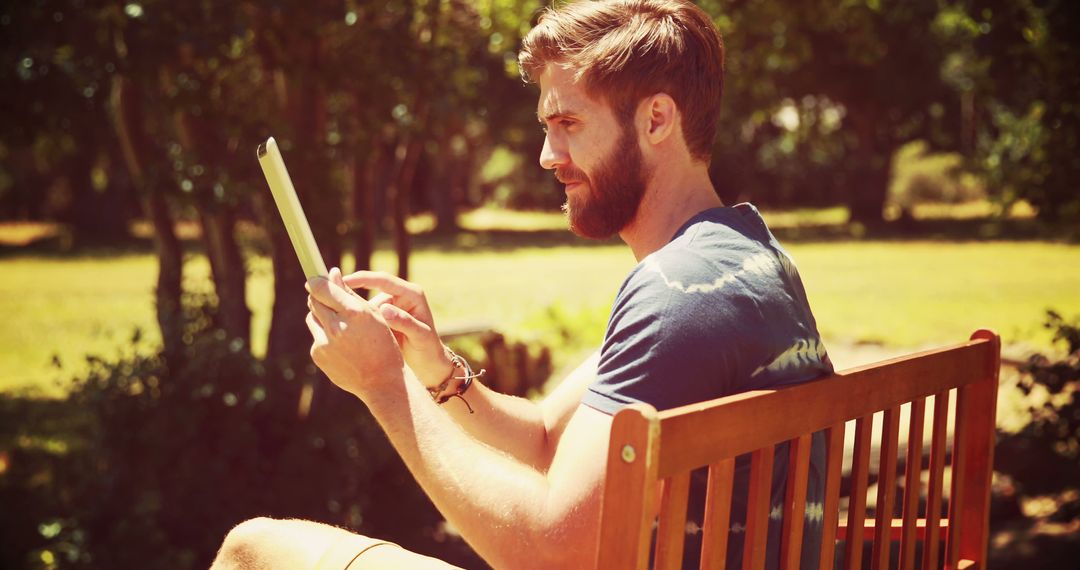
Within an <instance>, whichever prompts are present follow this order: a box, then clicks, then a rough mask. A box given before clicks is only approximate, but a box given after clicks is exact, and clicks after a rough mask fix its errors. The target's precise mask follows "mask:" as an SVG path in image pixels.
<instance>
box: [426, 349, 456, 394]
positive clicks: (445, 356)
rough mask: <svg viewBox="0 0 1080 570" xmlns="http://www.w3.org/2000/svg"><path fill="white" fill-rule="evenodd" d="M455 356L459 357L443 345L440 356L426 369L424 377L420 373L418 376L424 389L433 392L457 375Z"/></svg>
mask: <svg viewBox="0 0 1080 570" xmlns="http://www.w3.org/2000/svg"><path fill="white" fill-rule="evenodd" d="M455 356H457V355H456V354H454V351H452V350H450V349H449V348H448V347H447V346H446V345H442V350H440V351H439V353H438V356H437V357H435V358H434V359H432V361H431V362H430V363H429V364H428V365H427V366H425V367H424V374H423V375H422V376H421V375H420V374H419V373H418V374H417V378H418V379H419V380H420V383H421V384H423V386H424V388H426V389H428V390H431V389H433V388H435V387H437V386H439V385H440V384H442V383H443V382H445V381H446V379H447V378H452V377H453V376H455V375H456V372H457V366H456V365H455V364H454V357H455Z"/></svg>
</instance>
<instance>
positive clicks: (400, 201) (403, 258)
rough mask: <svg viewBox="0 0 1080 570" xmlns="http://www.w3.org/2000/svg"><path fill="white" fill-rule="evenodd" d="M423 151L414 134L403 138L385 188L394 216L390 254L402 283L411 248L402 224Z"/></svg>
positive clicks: (407, 275)
mask: <svg viewBox="0 0 1080 570" xmlns="http://www.w3.org/2000/svg"><path fill="white" fill-rule="evenodd" d="M423 150H424V148H423V145H422V144H421V141H420V136H419V135H417V134H413V135H406V139H405V140H402V141H401V142H399V143H398V146H397V149H396V150H395V153H394V154H395V155H396V156H397V167H396V169H395V175H394V178H393V180H392V182H391V183H390V187H389V188H387V191H388V192H387V193H388V194H389V195H390V204H391V208H392V211H393V214H394V252H395V253H397V258H398V271H397V274H398V277H401V278H402V279H408V278H409V254H410V251H411V247H412V244H411V243H410V240H409V230H408V228H407V227H406V226H405V222H406V221H407V220H408V218H409V198H410V190H411V189H412V187H413V180H415V178H416V166H417V164H418V163H419V162H420V153H421V152H423Z"/></svg>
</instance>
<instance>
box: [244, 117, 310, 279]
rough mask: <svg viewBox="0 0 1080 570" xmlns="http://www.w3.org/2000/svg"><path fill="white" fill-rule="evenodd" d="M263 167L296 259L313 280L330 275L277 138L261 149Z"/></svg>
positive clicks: (267, 141)
mask: <svg viewBox="0 0 1080 570" xmlns="http://www.w3.org/2000/svg"><path fill="white" fill-rule="evenodd" d="M257 153H258V155H259V166H261V167H262V171H263V175H265V176H266V182H267V183H269V184H270V192H271V193H272V194H273V195H274V203H275V204H277V209H278V212H280V213H281V220H282V221H283V222H285V230H286V231H287V232H288V233H289V240H290V241H291V242H292V245H293V249H295V250H296V257H299V258H300V266H301V267H303V268H304V275H305V276H306V277H307V278H308V279H310V278H312V277H318V276H323V277H325V276H326V274H327V271H326V263H325V262H323V258H322V254H321V253H319V246H318V245H317V244H316V243H315V236H313V235H312V234H311V226H309V225H308V221H307V218H306V217H304V209H303V208H301V207H300V199H299V198H297V197H296V189H295V188H293V183H292V179H291V178H289V171H288V170H285V161H284V160H283V159H282V158H281V151H280V150H278V145H277V141H275V140H274V137H270V138H268V139H266V142H264V143H262V144H261V145H259V148H258V151H257Z"/></svg>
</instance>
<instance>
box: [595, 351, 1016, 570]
mask: <svg viewBox="0 0 1080 570" xmlns="http://www.w3.org/2000/svg"><path fill="white" fill-rule="evenodd" d="M999 367H1000V340H999V339H998V337H997V336H996V335H995V334H994V333H992V332H990V331H986V330H980V331H977V332H976V333H975V334H973V335H972V337H971V340H970V341H969V342H966V343H963V344H959V345H955V346H950V347H946V348H942V349H938V350H931V351H927V352H922V353H919V354H914V355H911V356H906V357H902V358H896V359H892V360H888V361H885V362H881V363H878V364H873V365H869V366H864V367H859V368H855V369H851V370H847V371H843V372H839V373H836V374H834V375H832V376H829V377H826V378H822V379H819V380H815V381H813V382H808V383H805V384H800V385H796V386H791V387H785V388H782V389H778V390H765V391H756V392H747V393H742V394H737V395H733V396H729V397H726V398H721V399H718V400H713V401H709V402H703V403H700V404H694V405H690V406H684V407H681V408H676V409H672V410H667V411H664V412H657V411H656V410H655V409H653V408H652V407H651V406H647V405H641V404H638V405H634V406H630V407H628V408H626V409H623V410H620V411H619V412H618V413H617V414H616V415H615V417H614V420H613V425H612V431H611V439H610V448H609V450H608V457H607V478H606V484H605V488H604V498H603V507H602V517H601V526H600V550H599V558H598V561H597V567H598V568H620V569H621V568H640V569H643V568H645V567H646V566H647V564H648V563H649V560H650V544H651V537H652V533H653V531H654V520H655V519H654V514H655V513H656V512H657V510H656V507H659V513H660V514H659V522H658V526H656V528H655V532H656V545H655V552H654V555H653V557H654V565H655V567H656V568H680V567H681V565H682V557H683V540H684V536H685V525H686V510H687V500H688V499H687V497H688V490H689V487H690V472H691V471H693V470H694V469H697V468H700V467H706V466H707V467H708V484H707V494H706V499H705V502H706V504H705V519H704V523H703V525H702V531H701V532H702V552H701V568H722V567H723V566H724V562H725V556H726V551H727V546H728V545H727V541H728V528H729V521H730V516H731V513H730V510H731V509H730V505H731V495H732V486H733V485H732V481H733V473H734V466H735V458H736V457H737V456H739V455H742V454H747V453H749V454H751V455H750V456H751V460H750V461H751V462H750V465H751V467H750V483H749V491H748V496H747V502H746V504H747V512H746V525H745V526H746V532H745V535H744V543H743V568H745V569H755V570H756V569H761V568H764V566H765V551H766V534H767V530H768V519H769V514H770V505H769V502H770V489H771V479H772V464H773V455H774V449H775V446H776V445H778V444H781V443H782V442H785V441H789V442H791V443H790V447H789V449H790V461H789V471H788V478H787V493H786V497H785V501H784V505H783V509H784V517H783V530H782V535H781V536H780V558H779V562H780V568H798V567H799V560H800V548H801V547H802V544H803V541H802V532H803V526H804V509H805V501H806V488H807V472H808V466H809V463H810V436H811V434H813V433H814V432H817V431H821V430H825V435H826V440H827V441H828V450H827V454H826V457H827V459H826V464H825V465H826V470H825V501H824V512H823V516H822V521H823V525H824V532H823V536H824V538H823V540H822V544H821V546H820V548H821V552H820V567H821V568H827V569H831V568H833V564H834V560H836V559H837V557H838V556H842V558H843V561H844V567H845V568H854V569H859V568H862V555H863V547H864V540H867V539H869V540H872V541H873V548H872V554H871V557H872V559H871V566H872V567H873V568H874V569H875V570H876V569H884V568H888V567H889V565H890V549H891V546H892V544H891V543H892V541H894V540H896V541H899V543H900V545H899V565H900V567H901V568H916V567H922V568H937V567H940V566H941V564H942V562H943V564H944V566H945V567H946V568H966V567H985V560H986V551H987V539H988V532H989V531H988V525H989V500H990V478H991V470H992V465H993V446H994V421H995V406H996V401H997V384H998V382H997V378H998V369H999ZM951 393H955V404H954V405H952V406H950V399H952V398H953V397H954V396H952V395H951ZM930 396H933V412H932V413H933V416H932V417H933V423H932V427H931V429H930V431H931V433H930V434H929V435H930V450H929V456H930V461H929V467H928V471H929V473H928V475H929V476H928V482H927V483H926V492H925V496H926V503H925V510H924V512H923V513H922V514H920V513H919V512H918V511H919V506H920V500H919V499H920V493H919V492H907V493H904V496H903V504H902V505H897V504H896V487H897V462H898V457H897V453H898V447H899V446H898V440H899V432H900V408H901V406H902V405H905V404H907V405H908V407H909V408H910V423H909V425H908V429H909V438H908V445H907V449H906V453H907V460H906V461H905V462H904V463H905V471H904V473H903V474H902V477H903V478H904V486H905V489H908V490H912V489H922V485H923V483H922V479H923V478H922V475H923V473H922V472H923V461H922V458H923V455H924V454H923V451H924V450H923V440H924V431H923V430H924V428H923V426H924V423H925V421H926V418H927V415H926V414H927V409H926V408H927V398H928V397H930ZM881 411H883V412H884V420H883V422H882V423H881V425H882V429H881V430H880V431H881V433H874V430H873V415H874V414H875V413H876V412H881ZM950 415H952V416H953V417H952V418H950ZM766 417H767V418H769V420H768V421H761V418H766ZM849 420H854V424H855V434H854V436H855V437H854V441H855V445H854V454H853V457H852V459H851V466H850V467H851V468H850V473H851V475H850V480H851V481H850V489H851V490H850V492H849V493H848V495H849V500H848V508H847V513H848V514H847V520H846V524H845V522H844V521H841V520H839V519H840V516H839V513H840V508H839V505H840V491H841V484H840V483H841V472H842V469H843V462H844V436H845V426H846V424H847V422H848V421H849ZM950 425H952V427H953V429H952V432H953V434H952V435H953V437H952V441H951V442H950V441H949V439H950V438H949V433H948V429H947V428H948V427H949V426H950ZM875 441H877V442H879V443H880V450H881V452H880V454H879V461H880V463H879V469H878V474H879V477H878V478H879V480H878V485H877V502H876V507H877V508H876V509H875V512H876V514H875V517H874V519H872V520H867V519H866V495H867V492H866V491H867V483H868V481H869V473H870V456H871V444H872V443H874V442H875ZM950 443H951V453H950V454H949V455H951V458H952V461H951V489H950V491H949V493H948V511H947V516H945V517H942V513H943V510H942V508H943V501H944V500H945V499H944V495H945V493H944V490H945V489H944V481H945V477H944V474H945V471H946V450H947V448H948V447H949V446H950ZM658 482H660V483H661V484H660V485H657V483H658ZM658 488H659V490H658ZM657 503H658V504H657ZM894 510H899V511H901V513H902V516H901V518H899V519H896V520H893V512H894ZM841 539H843V550H844V552H843V553H842V554H838V553H837V552H835V550H836V549H837V542H838V541H839V540H841ZM917 542H922V543H923V547H922V549H921V556H920V557H919V558H921V560H916V558H915V556H916V549H915V545H916V543H917Z"/></svg>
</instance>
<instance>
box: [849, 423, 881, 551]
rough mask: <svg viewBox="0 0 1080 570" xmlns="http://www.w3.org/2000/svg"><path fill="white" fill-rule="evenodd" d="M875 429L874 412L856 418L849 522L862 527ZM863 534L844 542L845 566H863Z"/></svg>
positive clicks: (864, 518) (850, 537) (864, 517)
mask: <svg viewBox="0 0 1080 570" xmlns="http://www.w3.org/2000/svg"><path fill="white" fill-rule="evenodd" d="M873 431H874V416H873V414H870V415H867V416H863V417H861V418H859V419H858V420H855V455H854V456H853V457H852V459H851V493H850V497H849V499H848V524H849V525H851V526H854V527H856V528H857V527H861V526H862V525H863V521H864V520H866V484H867V481H868V479H869V476H870V441H871V439H872V436H873ZM862 543H863V539H862V535H861V534H856V535H855V536H850V535H849V536H848V538H847V540H846V541H845V542H844V568H846V569H847V570H860V569H861V568H862V551H863V548H862V546H863V544H862Z"/></svg>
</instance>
